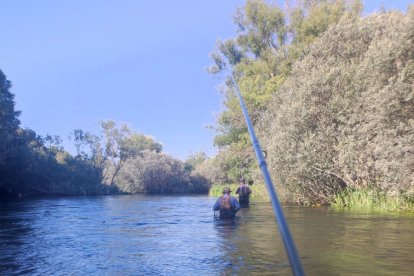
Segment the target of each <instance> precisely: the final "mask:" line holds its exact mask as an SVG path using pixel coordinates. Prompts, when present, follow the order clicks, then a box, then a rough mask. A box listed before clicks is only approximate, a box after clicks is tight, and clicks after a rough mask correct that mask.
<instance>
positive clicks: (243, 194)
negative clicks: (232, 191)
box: [236, 178, 252, 208]
mask: <svg viewBox="0 0 414 276" xmlns="http://www.w3.org/2000/svg"><path fill="white" fill-rule="evenodd" d="M251 193H252V190H251V189H250V188H249V186H247V184H246V180H245V179H244V178H241V179H240V186H239V187H238V188H237V190H236V194H238V195H239V203H240V206H241V207H242V208H248V207H249V203H250V194H251Z"/></svg>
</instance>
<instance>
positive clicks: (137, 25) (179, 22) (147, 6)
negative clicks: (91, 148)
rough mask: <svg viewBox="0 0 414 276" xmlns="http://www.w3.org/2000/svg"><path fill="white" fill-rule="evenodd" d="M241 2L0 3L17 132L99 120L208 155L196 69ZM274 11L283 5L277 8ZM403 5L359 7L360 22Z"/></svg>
mask: <svg viewBox="0 0 414 276" xmlns="http://www.w3.org/2000/svg"><path fill="white" fill-rule="evenodd" d="M244 2H245V1H241V0H226V1H223V0H208V1H194V0H181V1H180V0H177V1H160V0H151V1H149V0H148V1H143V0H141V1H139V0H122V1H106V0H88V1H86V0H60V1H54V0H53V1H52V0H49V1H46V0H38V1H29V0H28V1H0V10H1V11H2V16H1V17H0V25H1V26H2V42H1V43H0V69H2V70H3V72H4V73H5V74H6V76H7V77H8V79H9V80H11V81H12V83H13V93H14V94H15V95H16V97H15V101H16V108H17V109H19V110H21V111H22V115H21V117H20V119H21V123H22V126H23V127H28V128H30V129H33V130H34V131H36V132H37V133H38V134H40V135H45V134H47V133H50V134H54V135H59V136H61V138H62V139H63V140H64V146H65V148H66V149H68V150H69V151H73V146H72V142H71V141H69V140H68V139H67V137H68V135H69V134H70V133H71V132H72V131H73V130H74V129H76V128H82V129H84V130H87V131H91V132H94V133H98V129H99V127H98V124H97V122H98V121H100V120H114V121H116V122H120V123H126V124H128V125H129V126H130V127H131V128H133V129H135V130H137V131H138V132H140V133H143V134H146V135H151V136H153V137H154V138H155V139H156V140H157V141H159V142H161V143H162V144H163V146H164V151H165V152H167V153H169V154H171V155H172V156H174V157H176V158H180V159H185V158H186V157H187V156H188V155H189V154H191V153H195V152H198V151H204V152H206V153H208V154H209V155H212V154H214V152H215V150H214V148H213V145H212V140H213V133H211V131H210V130H208V129H207V128H206V126H207V125H209V124H214V122H215V118H216V114H217V113H218V112H219V111H220V110H221V109H222V107H221V98H220V95H219V94H218V92H217V89H216V88H217V86H218V85H219V84H220V80H218V79H215V78H213V77H212V76H210V75H209V74H207V73H206V72H205V70H204V68H205V67H207V66H208V65H209V64H210V63H211V61H210V59H209V57H208V54H209V53H210V52H211V50H212V49H213V47H214V44H215V41H216V40H217V38H221V39H227V38H231V37H234V36H235V34H236V27H235V25H234V24H233V20H232V15H233V13H234V11H235V9H236V7H241V6H243V5H244ZM279 2H283V1H279ZM409 3H413V1H412V0H411V1H408V0H401V1H391V0H390V1H365V7H366V9H365V10H366V13H370V12H372V11H374V10H379V8H380V7H381V4H383V6H384V7H385V8H386V9H389V8H398V9H401V10H404V11H405V10H406V7H407V5H408V4H409Z"/></svg>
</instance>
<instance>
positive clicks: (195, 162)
mask: <svg viewBox="0 0 414 276" xmlns="http://www.w3.org/2000/svg"><path fill="white" fill-rule="evenodd" d="M207 159H208V157H207V154H206V153H204V152H197V153H194V154H191V155H190V156H189V157H188V158H187V160H185V162H184V167H185V169H186V170H187V171H190V172H191V171H194V170H195V168H197V166H199V165H200V164H202V163H203V162H205V161H206V160H207Z"/></svg>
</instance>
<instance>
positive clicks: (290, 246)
mask: <svg viewBox="0 0 414 276" xmlns="http://www.w3.org/2000/svg"><path fill="white" fill-rule="evenodd" d="M231 77H232V80H233V83H234V86H235V88H236V92H237V96H238V98H239V101H240V106H241V109H242V111H243V115H244V119H245V120H246V124H247V129H248V130H249V134H250V139H251V140H252V144H253V148H254V151H255V153H256V158H257V161H258V162H259V167H260V169H261V171H262V174H263V178H264V182H265V183H266V187H267V190H268V192H269V196H270V199H271V201H272V206H273V211H274V213H275V217H276V222H277V224H278V226H279V232H280V235H281V236H282V240H283V244H284V246H285V250H286V253H287V255H288V258H289V262H290V266H291V269H292V272H293V274H294V275H297V276H302V275H304V272H303V268H302V264H301V262H300V258H299V255H298V253H297V251H296V247H295V244H294V242H293V239H292V236H291V234H290V231H289V227H288V224H287V222H286V219H285V216H284V215H283V211H282V207H281V206H280V202H279V199H278V197H277V194H276V191H275V188H274V186H273V183H272V179H271V177H270V174H269V170H268V169H267V164H266V161H265V158H264V156H263V151H262V149H261V147H260V144H259V141H258V140H257V137H256V134H255V132H254V129H253V126H252V122H251V121H250V116H249V113H248V112H247V108H246V106H245V104H244V101H243V98H242V96H241V93H240V91H239V87H238V85H237V82H236V79H235V77H234V73H233V70H232V72H231Z"/></svg>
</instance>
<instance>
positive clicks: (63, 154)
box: [0, 70, 210, 197]
mask: <svg viewBox="0 0 414 276" xmlns="http://www.w3.org/2000/svg"><path fill="white" fill-rule="evenodd" d="M11 87H12V85H11V82H10V81H9V80H8V79H7V78H6V76H5V75H4V73H3V72H2V71H1V70H0V196H2V197H14V196H20V197H24V196H35V195H98V194H117V193H138V192H140V193H207V192H208V189H209V186H210V183H209V182H208V180H207V179H206V178H205V177H202V176H200V175H199V174H197V173H195V172H194V167H195V165H196V164H198V163H200V162H202V161H204V159H205V158H206V156H205V155H203V154H201V153H200V154H195V155H193V156H191V157H190V158H188V160H187V161H186V162H182V161H180V160H176V159H174V158H172V157H170V156H168V155H166V154H164V153H162V146H161V144H160V143H158V142H156V141H154V139H153V138H151V137H149V136H146V135H143V134H139V133H137V132H135V131H133V130H131V129H130V128H128V127H127V126H126V125H121V126H119V127H118V126H117V125H116V123H115V122H112V121H105V122H101V123H100V124H101V130H102V132H101V135H95V134H91V133H89V132H86V131H83V130H81V129H76V130H74V131H73V133H71V138H72V140H73V142H74V144H75V146H76V150H77V153H76V155H75V156H73V155H71V154H69V153H68V152H67V151H65V149H64V148H63V147H62V145H61V142H62V140H61V139H60V137H58V136H53V135H46V137H41V136H39V135H37V134H36V133H35V132H34V131H33V130H30V129H27V128H26V129H23V128H21V127H20V121H19V115H20V111H16V110H15V103H14V94H13V93H12V92H11Z"/></svg>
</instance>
